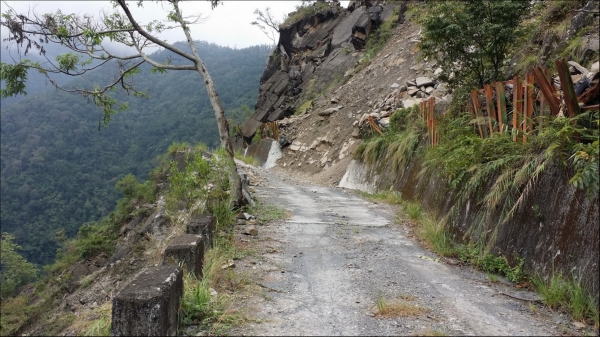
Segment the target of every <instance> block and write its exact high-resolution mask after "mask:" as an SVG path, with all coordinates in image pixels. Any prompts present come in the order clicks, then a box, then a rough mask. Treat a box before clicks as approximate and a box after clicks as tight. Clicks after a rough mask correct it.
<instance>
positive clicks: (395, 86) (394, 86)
mask: <svg viewBox="0 0 600 337" xmlns="http://www.w3.org/2000/svg"><path fill="white" fill-rule="evenodd" d="M399 86H400V84H398V83H393V84H392V85H391V86H390V88H392V89H396V88H398V87H399Z"/></svg>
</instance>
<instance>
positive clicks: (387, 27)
mask: <svg viewBox="0 0 600 337" xmlns="http://www.w3.org/2000/svg"><path fill="white" fill-rule="evenodd" d="M397 23H398V13H396V12H394V13H392V15H390V17H389V18H388V19H387V20H386V21H385V22H384V23H382V24H381V25H380V26H379V27H377V29H375V31H374V32H372V33H371V35H370V36H369V39H368V41H367V46H366V48H365V55H364V56H363V57H362V58H361V59H360V61H359V62H360V63H361V64H367V63H368V62H369V61H371V59H372V58H373V57H375V55H377V53H379V51H380V50H381V49H382V48H383V46H385V44H386V43H387V41H388V40H389V39H390V37H391V36H392V30H393V29H394V27H396V24H397Z"/></svg>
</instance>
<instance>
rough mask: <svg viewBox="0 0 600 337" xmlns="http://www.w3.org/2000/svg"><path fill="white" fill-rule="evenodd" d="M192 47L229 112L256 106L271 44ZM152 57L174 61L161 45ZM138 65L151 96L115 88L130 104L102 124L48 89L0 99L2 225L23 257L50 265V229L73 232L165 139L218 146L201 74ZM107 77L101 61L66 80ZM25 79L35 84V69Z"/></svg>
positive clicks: (142, 172)
mask: <svg viewBox="0 0 600 337" xmlns="http://www.w3.org/2000/svg"><path fill="white" fill-rule="evenodd" d="M197 47H198V48H199V52H200V55H201V56H202V57H203V60H204V62H205V63H206V66H207V68H208V69H209V71H210V73H211V75H212V77H213V79H214V82H215V85H216V88H217V90H218V93H219V96H220V98H221V100H222V103H223V107H224V109H225V110H226V112H227V111H231V110H233V109H237V108H239V107H240V106H242V105H246V106H253V105H254V104H255V103H256V98H257V95H258V90H257V86H258V82H259V79H260V76H261V74H262V72H263V70H264V67H265V60H266V59H267V56H268V55H269V53H270V52H271V47H269V46H266V45H263V46H255V47H249V48H244V49H231V48H228V47H221V46H218V45H215V44H210V43H207V42H198V43H197ZM31 53H35V51H32V52H31ZM152 57H153V58H154V59H156V60H158V61H159V62H162V61H164V60H166V59H167V58H170V59H171V61H172V62H173V63H174V64H177V63H179V62H180V60H179V59H178V58H177V57H176V56H173V55H172V53H170V52H167V51H164V50H163V51H158V52H156V53H154V54H152ZM142 69H143V71H142V72H141V73H140V74H138V75H136V76H135V77H134V79H135V82H136V85H137V86H138V88H139V89H141V90H148V92H149V94H150V96H151V98H150V99H141V98H137V97H133V96H127V95H125V94H123V93H116V94H115V97H116V98H117V99H118V100H119V101H126V102H129V104H130V109H129V110H128V111H126V112H125V113H122V114H117V115H116V116H115V117H114V121H113V122H112V123H111V125H109V127H108V128H101V129H100V130H98V122H99V120H100V119H101V112H100V110H99V109H98V108H97V107H96V106H94V105H93V104H91V103H88V102H86V99H84V98H82V97H81V96H78V95H75V94H67V93H64V92H62V91H60V90H57V89H53V88H52V87H51V86H49V87H48V89H47V90H45V91H44V92H41V93H37V94H35V93H33V92H35V91H36V89H34V87H30V86H28V91H29V92H30V94H29V95H27V96H25V97H23V98H22V99H21V100H20V101H18V102H12V105H10V104H5V103H7V102H8V101H6V100H4V99H3V100H2V118H1V132H0V134H1V143H2V144H1V149H2V151H1V159H2V164H1V178H2V179H1V180H2V182H1V184H2V192H1V197H2V204H1V212H2V213H1V223H2V231H3V232H9V233H11V234H14V235H15V236H16V238H17V240H16V241H17V243H19V244H20V245H22V246H23V248H24V256H25V257H27V259H29V260H30V261H32V262H35V263H39V264H47V263H49V262H52V260H53V258H54V255H55V252H56V249H57V247H58V244H57V243H56V241H55V240H54V237H55V234H56V232H57V231H59V230H60V229H61V228H64V229H65V232H66V234H67V236H68V237H72V236H73V235H75V234H76V233H77V230H78V228H79V227H80V226H81V224H82V223H83V222H86V221H95V220H97V219H99V218H100V217H101V216H103V215H106V214H108V213H109V211H110V210H112V209H113V208H114V205H115V202H116V200H117V198H118V197H119V196H118V192H117V191H116V190H115V188H114V185H115V183H116V182H117V181H118V180H119V179H120V178H122V177H123V176H124V175H125V174H127V173H133V174H134V175H136V176H137V178H138V180H143V179H145V178H146V175H147V173H148V172H149V170H150V169H151V167H152V159H153V158H155V157H156V156H157V155H159V154H161V153H164V152H165V151H166V149H167V148H168V146H169V145H170V144H171V143H173V142H189V143H199V142H203V143H206V144H207V145H209V146H210V147H215V146H217V145H218V133H217V128H216V122H215V120H214V115H213V112H212V108H211V107H210V104H209V102H208V96H207V94H206V89H205V88H204V85H203V83H202V81H201V77H200V76H199V75H198V74H197V73H195V72H190V71H171V72H168V73H167V74H150V73H149V67H148V66H144V67H142ZM32 74H33V73H32ZM110 74H111V69H109V68H105V67H103V68H100V69H99V70H96V71H93V72H90V73H88V74H86V75H84V76H81V77H77V78H75V79H74V80H73V81H71V82H69V84H68V85H75V86H78V85H88V86H89V85H91V84H92V83H97V82H102V80H103V79H104V80H106V79H107V78H108V77H107V76H110ZM30 78H31V79H32V80H34V81H35V80H37V81H39V79H37V77H34V75H31V76H30ZM38 84H42V83H38ZM44 88H45V87H44Z"/></svg>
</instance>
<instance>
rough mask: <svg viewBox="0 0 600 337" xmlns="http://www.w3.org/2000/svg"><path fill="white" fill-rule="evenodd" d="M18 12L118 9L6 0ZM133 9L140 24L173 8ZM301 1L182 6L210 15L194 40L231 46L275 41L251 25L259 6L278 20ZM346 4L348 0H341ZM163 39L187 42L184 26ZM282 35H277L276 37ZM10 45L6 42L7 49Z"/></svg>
mask: <svg viewBox="0 0 600 337" xmlns="http://www.w3.org/2000/svg"><path fill="white" fill-rule="evenodd" d="M6 3H7V4H8V5H9V6H11V7H13V8H15V9H16V10H17V11H18V12H27V11H28V10H29V9H33V10H34V11H35V12H36V13H38V14H43V13H48V12H56V11H57V10H59V9H60V10H61V11H62V12H63V13H75V14H79V15H83V14H90V15H93V16H94V17H97V16H98V14H99V13H100V12H101V11H102V10H106V11H108V12H112V11H114V9H113V7H112V4H111V3H110V2H109V1H48V2H46V1H40V2H37V1H6ZM129 3H130V5H129V6H130V9H131V12H132V13H133V15H134V17H135V18H136V20H137V21H138V22H139V23H140V24H146V23H148V22H150V21H152V20H164V19H165V18H166V15H167V13H168V10H169V6H168V4H166V3H165V4H162V3H160V2H159V3H156V2H154V1H144V3H143V8H138V6H137V1H130V2H129ZM300 3H301V2H300V1H229V0H226V1H223V3H222V4H221V5H219V6H217V7H216V8H215V9H214V10H213V9H211V6H210V2H209V1H190V2H183V3H181V5H180V7H181V9H182V12H183V14H184V16H189V15H194V14H201V15H202V17H204V18H206V19H205V20H203V21H204V22H203V23H201V24H196V25H194V26H192V28H191V33H192V38H193V39H194V40H204V41H207V42H211V43H215V44H218V45H221V46H228V47H231V48H245V47H249V46H254V45H260V44H272V43H273V42H272V41H271V40H270V39H268V38H267V37H266V36H265V35H264V34H263V33H262V32H261V31H260V29H259V28H258V27H255V26H251V25H250V23H251V22H252V21H254V20H255V18H256V15H254V10H255V9H257V8H258V9H261V10H264V9H265V8H266V7H269V8H270V9H271V13H272V14H273V15H274V16H275V18H277V19H278V20H280V21H282V19H283V17H284V16H285V15H287V14H288V13H290V12H293V11H294V10H295V8H296V6H298V5H300ZM341 5H342V6H344V7H346V6H347V5H348V1H341ZM0 6H2V12H5V11H6V8H5V7H6V5H5V4H4V3H1V4H0ZM0 34H1V36H2V38H5V37H6V35H7V31H6V30H5V29H4V28H3V29H2V31H1V32H0ZM159 37H160V38H161V39H164V40H167V41H168V42H171V43H173V42H177V41H185V35H184V34H183V32H182V30H181V29H180V28H177V29H173V30H169V31H165V32H163V33H161V34H160V35H159ZM277 38H278V36H276V39H277ZM5 47H6V44H5V43H3V48H2V49H3V52H4V51H5Z"/></svg>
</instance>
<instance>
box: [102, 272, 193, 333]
mask: <svg viewBox="0 0 600 337" xmlns="http://www.w3.org/2000/svg"><path fill="white" fill-rule="evenodd" d="M182 295H183V270H182V269H181V268H180V267H177V266H159V267H150V268H147V269H145V270H144V271H143V272H142V273H141V274H140V275H138V276H137V277H136V278H135V279H134V280H133V281H131V283H129V284H128V285H126V286H125V287H124V288H123V289H121V291H119V292H118V293H117V294H116V295H115V297H113V301H112V322H111V331H110V334H111V336H176V335H177V319H178V317H177V312H178V309H179V302H180V298H181V296H182Z"/></svg>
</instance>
